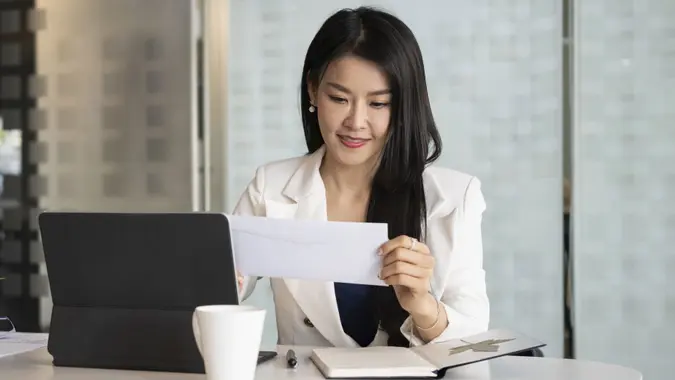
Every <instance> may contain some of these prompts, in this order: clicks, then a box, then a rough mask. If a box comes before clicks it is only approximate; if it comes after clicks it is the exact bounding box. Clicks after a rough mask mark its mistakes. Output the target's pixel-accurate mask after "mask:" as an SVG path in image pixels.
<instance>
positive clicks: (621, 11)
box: [573, 0, 675, 380]
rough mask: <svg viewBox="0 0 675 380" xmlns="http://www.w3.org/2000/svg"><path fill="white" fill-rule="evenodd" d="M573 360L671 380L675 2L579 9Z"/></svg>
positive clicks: (592, 4) (599, 3)
mask: <svg viewBox="0 0 675 380" xmlns="http://www.w3.org/2000/svg"><path fill="white" fill-rule="evenodd" d="M575 19H576V22H575V34H576V37H575V56H576V62H575V63H576V65H575V71H576V80H575V83H574V87H575V108H576V112H575V130H574V136H575V139H574V155H573V158H574V167H573V170H574V198H573V204H574V209H573V221H574V222H573V226H574V229H573V236H574V239H573V251H574V256H575V260H574V261H575V266H574V273H575V278H574V280H575V284H574V285H575V328H576V336H575V341H576V353H577V357H578V358H580V359H591V360H600V361H608V362H615V363H620V364H624V365H629V366H633V367H635V368H638V369H640V370H641V371H643V374H644V376H645V378H646V379H655V380H658V379H663V380H665V379H671V378H672V377H673V372H675V361H673V353H675V351H674V348H673V347H674V346H673V342H675V329H673V321H675V280H673V278H674V277H673V273H675V254H674V253H673V247H675V234H674V233H673V231H675V165H674V164H673V163H674V162H675V23H673V19H675V2H673V1H671V0H648V1H645V0H611V1H610V0H596V1H582V2H578V4H577V6H576V14H575Z"/></svg>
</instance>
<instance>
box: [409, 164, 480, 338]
mask: <svg viewBox="0 0 675 380" xmlns="http://www.w3.org/2000/svg"><path fill="white" fill-rule="evenodd" d="M485 208H486V205H485V199H484V197H483V193H482V191H481V184H480V181H479V180H478V179H477V178H475V177H473V178H472V179H471V180H470V182H469V185H468V186H467V188H466V192H465V194H464V200H463V203H462V205H461V206H460V210H459V211H460V212H459V213H458V216H457V219H455V218H448V219H449V220H448V222H447V223H448V226H447V227H448V230H447V231H446V235H445V239H448V242H447V246H448V247H451V246H454V248H452V255H453V256H454V257H453V258H452V259H451V262H452V264H451V265H450V270H449V271H448V272H447V273H444V274H443V275H442V276H444V277H445V281H443V282H444V283H445V287H444V289H443V290H442V294H440V295H439V294H438V290H440V289H436V290H435V291H436V293H437V294H436V296H440V297H439V301H440V302H441V306H442V307H443V308H445V312H446V313H447V316H448V327H447V328H446V329H445V330H444V331H443V332H442V333H441V334H440V335H439V336H438V337H436V338H435V339H434V340H432V341H430V342H428V343H427V344H429V343H439V342H444V341H448V340H451V339H458V338H462V337H466V336H470V335H474V334H478V333H481V332H484V331H486V330H487V329H488V324H489V320H490V305H489V301H488V296H487V289H486V284H485V271H484V269H483V241H482V232H481V224H482V217H483V212H484V211H485ZM450 223H451V225H450ZM452 241H454V244H453V243H452ZM411 327H413V326H412V318H411V317H408V318H407V319H406V320H405V321H404V323H403V325H402V326H401V332H402V333H403V335H404V336H405V337H406V338H407V339H408V340H410V341H411V343H412V344H413V345H423V344H425V343H424V341H422V340H421V339H420V338H419V337H418V336H417V334H415V333H413V335H412V337H411V335H410V332H411V331H415V330H414V329H412V330H411Z"/></svg>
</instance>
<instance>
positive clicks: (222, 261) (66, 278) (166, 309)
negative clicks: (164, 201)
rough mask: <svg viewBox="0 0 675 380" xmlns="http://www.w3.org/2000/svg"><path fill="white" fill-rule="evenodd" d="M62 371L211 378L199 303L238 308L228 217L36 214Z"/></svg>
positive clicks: (53, 342)
mask: <svg viewBox="0 0 675 380" xmlns="http://www.w3.org/2000/svg"><path fill="white" fill-rule="evenodd" d="M39 227H40V232H41V235H42V243H43V250H44V254H45V262H46V265H47V270H48V276H49V283H50V287H51V293H52V300H53V304H54V307H53V311H52V318H51V326H50V331H49V332H50V335H49V342H48V350H49V353H50V354H51V355H52V356H53V363H54V365H56V366H74V367H92V368H108V369H130V370H150V371H171V372H187V373H204V364H203V360H202V358H201V356H200V354H199V351H198V349H197V346H196V344H195V340H194V335H193V332H192V313H193V311H194V309H195V308H196V307H197V306H199V305H208V304H237V303H238V294H237V292H238V290H237V282H236V275H235V269H234V263H233V258H232V250H231V247H232V246H231V242H230V230H229V225H228V220H227V218H226V216H225V215H223V214H208V213H174V214H150V213H148V214H132V213H66V212H63V213H61V212H45V213H42V214H41V215H40V216H39Z"/></svg>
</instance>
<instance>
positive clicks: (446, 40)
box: [0, 0, 675, 379]
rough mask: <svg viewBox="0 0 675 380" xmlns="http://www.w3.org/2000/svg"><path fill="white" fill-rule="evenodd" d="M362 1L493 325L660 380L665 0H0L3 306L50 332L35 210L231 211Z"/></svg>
mask: <svg viewBox="0 0 675 380" xmlns="http://www.w3.org/2000/svg"><path fill="white" fill-rule="evenodd" d="M359 5H376V6H380V7H383V8H384V9H387V10H389V11H392V12H393V13H395V14H396V15H397V16H399V17H400V18H401V19H403V20H404V21H405V22H406V23H408V25H409V26H410V27H411V29H412V30H413V32H414V33H415V34H416V36H417V38H418V40H419V43H420V45H421V47H422V51H423V54H424V59H425V64H426V71H427V77H428V80H429V86H430V95H431V99H432V103H433V107H434V111H435V115H436V118H437V122H438V125H439V127H440V130H441V134H442V136H443V138H444V143H445V147H444V153H443V156H442V157H441V159H440V165H443V166H449V167H453V168H455V169H458V170H462V171H466V172H469V173H471V174H474V175H476V176H478V177H479V178H480V179H481V180H482V181H483V190H484V192H485V196H486V200H487V204H488V208H487V211H486V213H485V216H484V249H485V267H486V270H487V273H488V289H489V296H490V298H491V302H492V316H491V318H492V322H491V326H492V327H506V328H511V329H514V330H518V331H521V332H523V333H526V334H529V335H532V336H534V337H537V338H539V339H541V340H543V341H545V342H546V343H547V344H548V346H547V347H546V349H545V353H546V355H547V356H553V357H570V358H579V359H586V360H599V361H605V362H611V363H617V364H622V365H627V366H632V367H635V368H637V369H639V370H640V371H642V372H643V374H644V375H645V378H649V379H666V378H668V379H669V378H671V377H672V373H673V372H674V371H675V362H674V361H673V360H672V358H673V355H674V354H675V345H673V344H672V343H673V342H675V328H674V327H673V326H672V325H671V324H672V323H673V322H675V281H674V280H672V279H671V278H672V277H671V276H670V275H671V274H672V273H675V252H673V247H674V246H675V202H674V201H675V21H673V20H675V1H673V0H592V1H574V0H536V1H535V0H452V1H449V0H426V1H423V2H411V1H409V0H381V1H361V2H358V1H347V0H330V1H328V0H115V1H111V0H0V120H1V122H0V125H1V126H2V129H1V130H0V174H1V181H0V183H1V187H0V188H1V194H0V209H1V214H0V215H1V218H0V226H1V231H2V233H1V238H2V241H1V247H0V277H6V280H5V281H0V315H7V316H9V317H10V318H11V319H12V321H14V323H15V324H16V326H17V328H18V330H20V331H48V330H49V322H50V317H51V314H50V313H51V302H50V294H49V286H48V281H47V277H46V272H45V269H44V265H43V258H42V252H41V249H40V244H39V237H38V232H37V229H36V215H37V213H38V212H39V211H40V210H43V209H61V210H63V209H66V210H87V211H92V210H96V211H101V210H114V211H120V210H129V211H191V210H195V211H198V210H209V211H225V212H229V211H231V210H232V208H233V207H234V204H235V202H236V201H237V199H238V198H239V196H240V194H241V192H242V191H243V190H244V187H245V186H246V184H247V183H248V181H249V180H250V179H251V178H252V176H253V174H254V170H255V168H256V167H257V166H258V165H261V164H264V163H265V162H268V161H271V160H276V159H281V158H286V157H289V156H295V155H300V154H303V153H305V151H306V148H305V146H304V139H303V135H302V128H301V122H300V113H299V107H298V103H299V102H298V99H299V90H300V89H299V83H300V74H301V68H302V61H303V59H304V54H305V50H306V48H307V46H308V44H309V42H310V40H311V38H312V37H313V35H314V33H315V32H316V31H317V29H318V28H319V26H320V25H321V23H322V22H323V20H325V18H326V17H328V16H329V15H330V14H331V13H332V12H334V11H335V10H337V9H338V8H342V7H355V6H359ZM157 260H158V261H160V260H161V257H160V256H158V257H157ZM130 265H133V263H130ZM247 302H248V303H253V304H256V305H261V306H264V307H266V308H268V309H269V314H268V318H267V327H266V331H265V337H264V342H263V345H264V346H267V347H272V346H274V344H275V343H276V330H275V322H274V310H273V305H272V300H271V293H270V289H269V283H268V282H266V281H263V282H262V283H260V284H259V285H258V286H257V289H256V292H255V293H254V295H253V296H252V298H251V299H249V300H248V301H247Z"/></svg>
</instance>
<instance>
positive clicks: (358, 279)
mask: <svg viewBox="0 0 675 380" xmlns="http://www.w3.org/2000/svg"><path fill="white" fill-rule="evenodd" d="M227 217H228V219H229V221H230V230H231V235H232V248H233V250H234V256H235V261H236V266H237V269H238V270H239V271H240V272H241V274H242V275H244V276H260V277H276V278H294V279H305V280H324V281H333V282H346V283H355V284H367V285H380V286H386V284H385V283H384V282H383V281H382V280H380V279H379V278H378V277H377V275H378V273H379V271H380V269H381V267H382V258H381V257H380V256H379V255H378V254H377V250H378V248H379V247H380V246H381V245H382V244H384V243H385V242H386V241H387V240H389V238H388V233H387V225H386V224H382V223H348V222H327V221H316V220H293V219H273V218H263V217H252V216H233V215H228V216H227Z"/></svg>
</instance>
